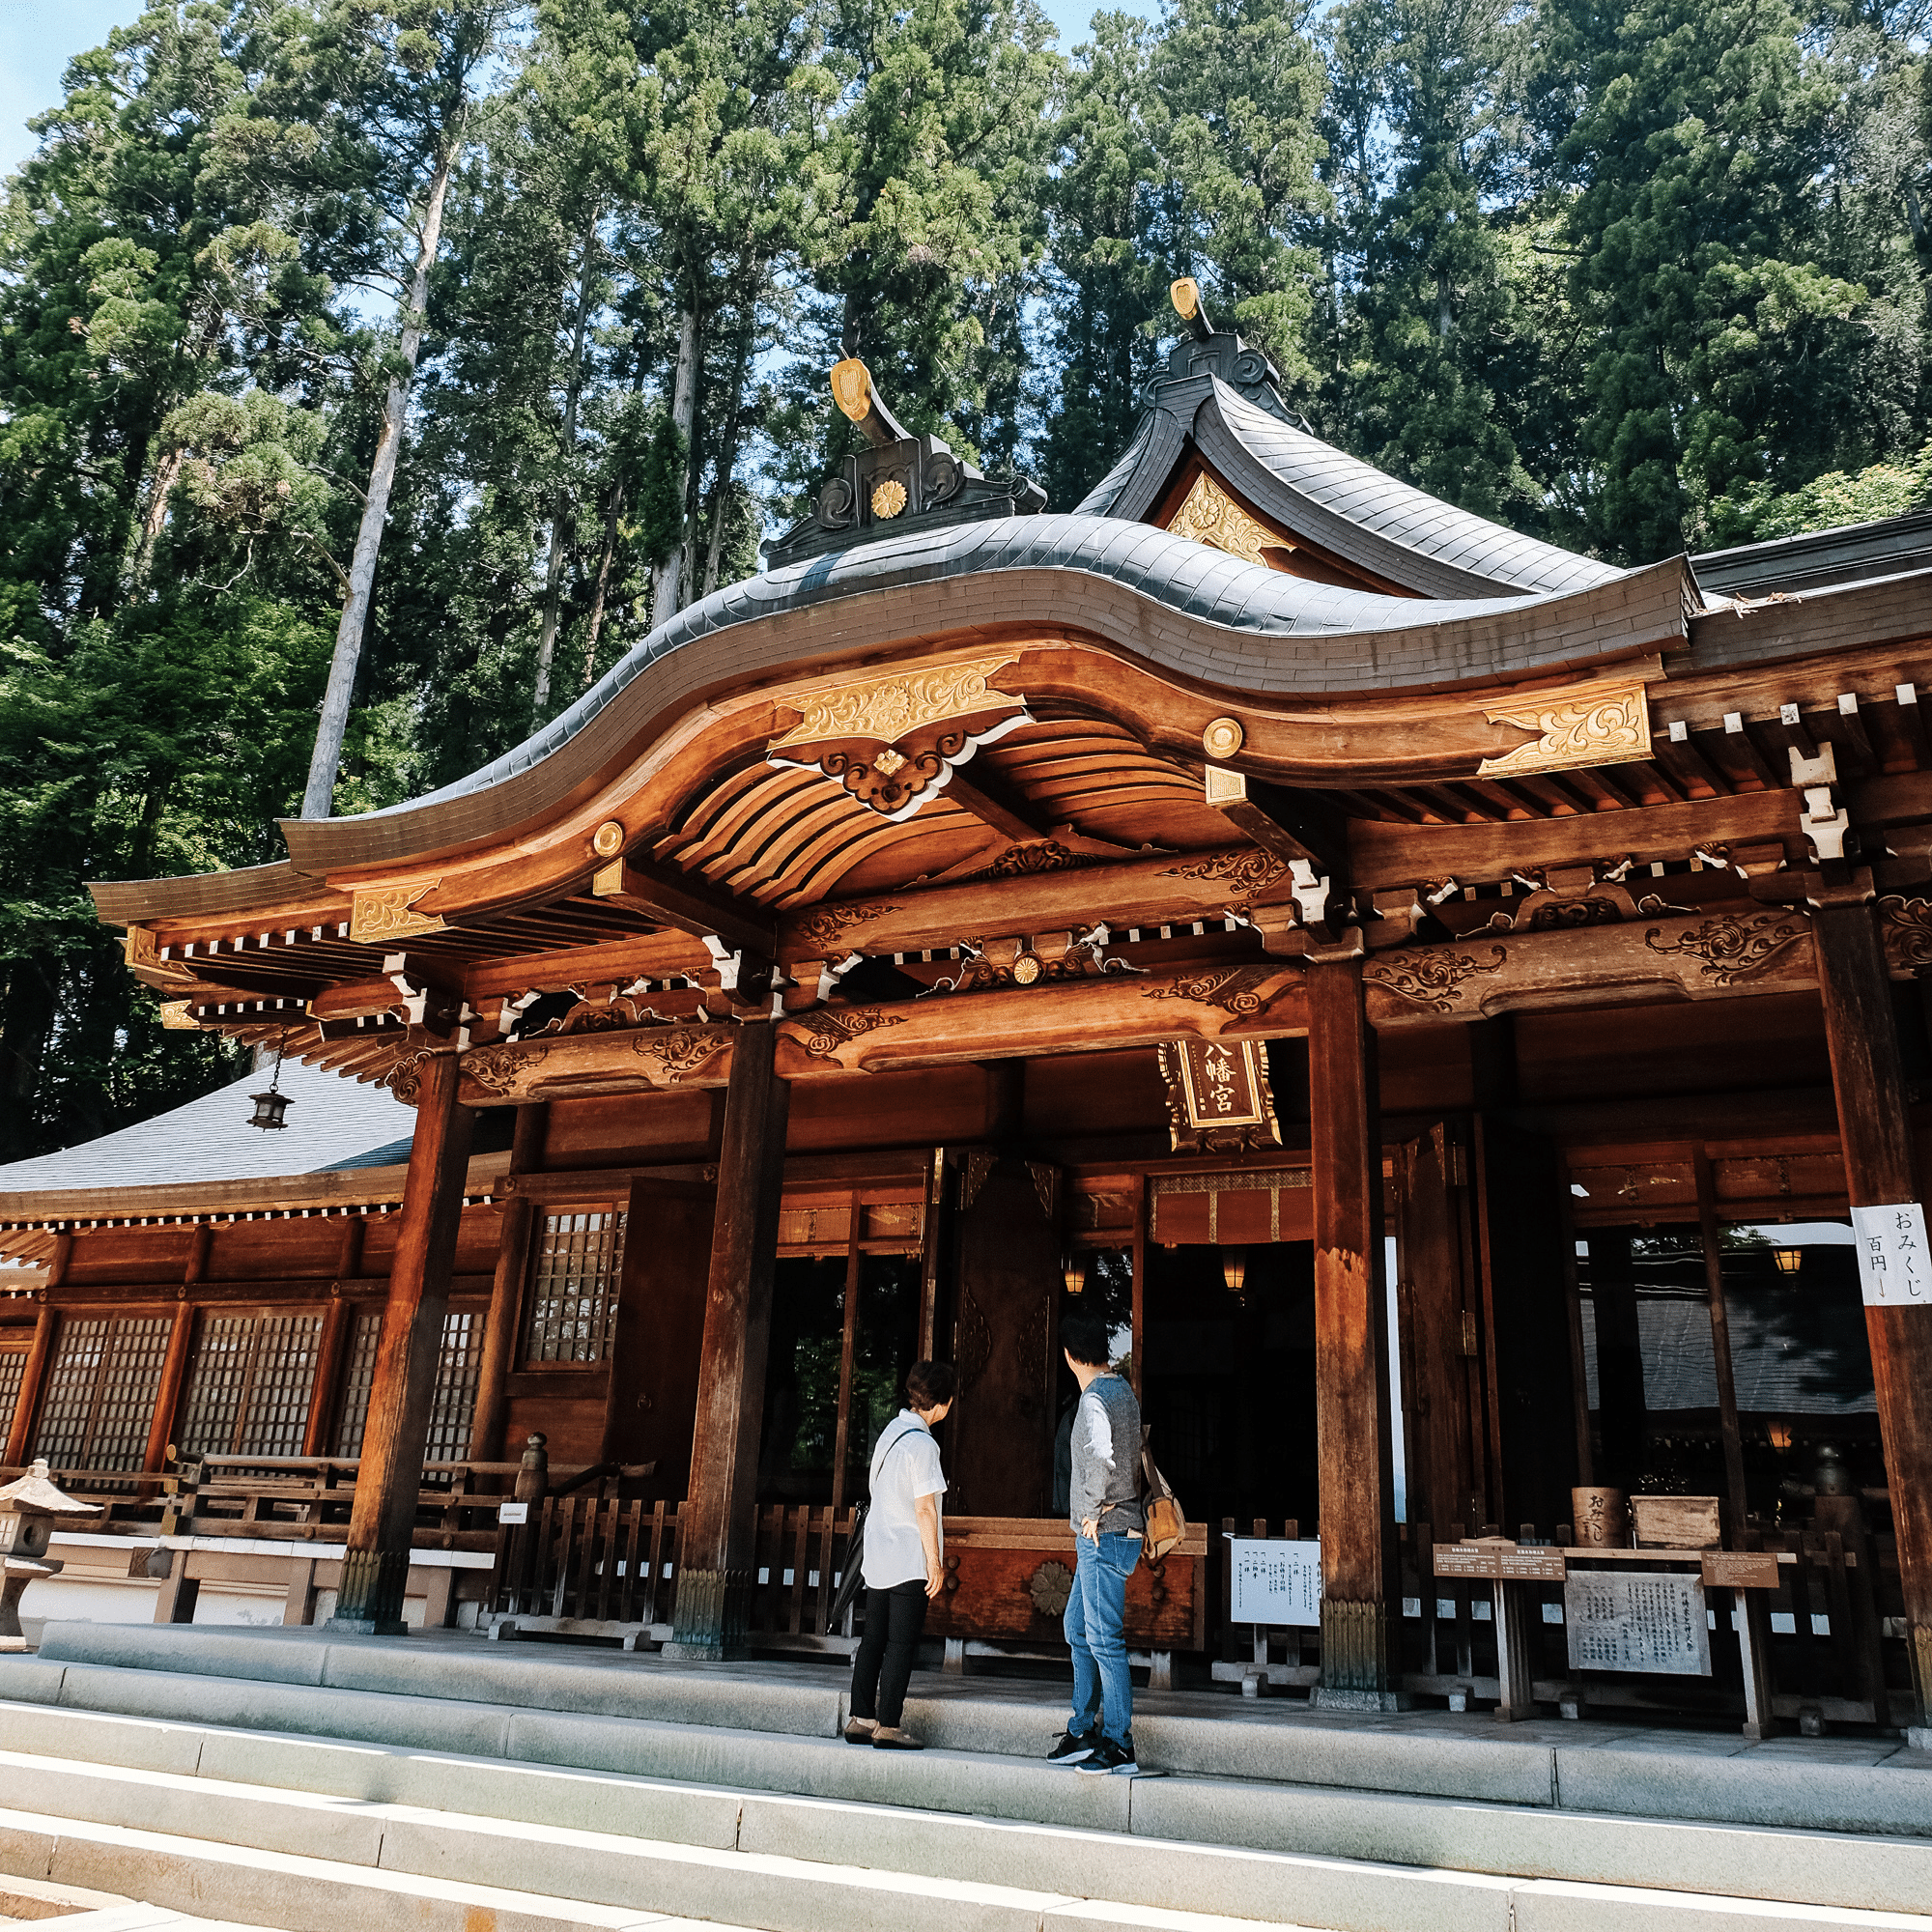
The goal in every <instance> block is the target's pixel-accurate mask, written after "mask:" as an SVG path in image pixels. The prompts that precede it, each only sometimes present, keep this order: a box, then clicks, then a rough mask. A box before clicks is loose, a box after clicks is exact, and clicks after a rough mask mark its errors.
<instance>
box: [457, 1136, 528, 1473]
mask: <svg viewBox="0 0 1932 1932" xmlns="http://www.w3.org/2000/svg"><path fill="white" fill-rule="evenodd" d="M528 1111H529V1110H528V1109H527V1108H523V1107H520V1108H518V1110H517V1123H518V1125H519V1126H521V1125H522V1124H523V1116H524V1115H525V1114H526V1112H528ZM533 1219H534V1217H533V1214H532V1211H531V1208H530V1201H529V1197H528V1196H527V1195H525V1194H512V1195H510V1196H509V1197H508V1198H507V1199H506V1200H505V1201H504V1203H503V1220H502V1226H501V1228H500V1230H499V1232H498V1234H497V1274H496V1279H495V1280H494V1281H493V1282H492V1283H491V1285H490V1313H489V1315H488V1316H487V1317H486V1318H485V1321H484V1323H483V1359H482V1361H480V1362H479V1363H478V1364H477V1365H476V1413H475V1417H474V1419H473V1420H472V1421H471V1423H470V1425H469V1460H470V1461H471V1462H472V1463H499V1462H501V1461H502V1459H503V1424H504V1422H505V1420H506V1419H507V1418H508V1415H509V1412H510V1398H509V1386H510V1368H511V1365H512V1364H513V1363H514V1362H515V1360H516V1357H517V1310H518V1309H519V1308H520V1307H521V1306H522V1305H523V1298H524V1277H525V1276H526V1274H527V1273H528V1271H529V1260H530V1228H531V1225H532V1222H533Z"/></svg>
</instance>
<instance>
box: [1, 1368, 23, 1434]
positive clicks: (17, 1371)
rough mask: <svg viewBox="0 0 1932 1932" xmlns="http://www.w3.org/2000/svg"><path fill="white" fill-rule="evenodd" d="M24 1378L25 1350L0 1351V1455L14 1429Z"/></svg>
mask: <svg viewBox="0 0 1932 1932" xmlns="http://www.w3.org/2000/svg"><path fill="white" fill-rule="evenodd" d="M26 1378H27V1351H26V1350H24V1349H0V1454H4V1452H5V1449H6V1443H7V1436H8V1433H9V1432H10V1431H11V1430H12V1429H13V1427H14V1409H15V1408H16V1407H17V1406H19V1401H20V1385H21V1383H22V1382H24V1381H25V1380H26Z"/></svg>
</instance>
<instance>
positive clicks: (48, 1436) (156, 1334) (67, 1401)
mask: <svg viewBox="0 0 1932 1932" xmlns="http://www.w3.org/2000/svg"><path fill="white" fill-rule="evenodd" d="M174 1327H175V1322H174V1317H173V1316H171V1315H156V1316H131V1315H130V1316H122V1317H120V1318H118V1319H116V1318H110V1317H107V1316H92V1317H87V1318H85V1319H81V1320H72V1319H70V1320H68V1321H63V1322H62V1323H61V1327H60V1337H59V1340H58V1342H57V1343H56V1345H55V1348H54V1360H53V1368H52V1370H51V1372H50V1373H49V1375H48V1377H47V1394H46V1400H45V1401H44V1402H43V1404H42V1405H41V1419H40V1426H39V1428H38V1429H37V1430H36V1431H35V1433H34V1448H33V1453H34V1454H35V1455H36V1456H44V1457H45V1458H46V1459H47V1461H48V1462H49V1463H52V1464H53V1466H54V1467H55V1468H57V1469H62V1468H66V1469H138V1468H139V1467H140V1466H141V1459H142V1457H143V1456H144V1455H145V1454H146V1453H147V1447H148V1432H149V1430H150V1429H151V1428H152V1427H153V1426H154V1420H155V1398H156V1396H157V1395H158V1394H159V1393H160V1387H161V1366H162V1364H163V1363H164V1362H165V1361H166V1359H167V1353H168V1338H169V1337H170V1336H171V1335H172V1334H173V1333H174Z"/></svg>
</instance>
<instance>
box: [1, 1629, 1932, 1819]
mask: <svg viewBox="0 0 1932 1932" xmlns="http://www.w3.org/2000/svg"><path fill="white" fill-rule="evenodd" d="M149 1674H164V1675H171V1676H175V1677H179V1676H181V1675H187V1676H190V1677H194V1678H200V1679H204V1680H207V1681H208V1683H209V1685H210V1687H211V1688H210V1689H209V1690H208V1692H207V1693H206V1694H207V1697H208V1698H209V1699H212V1700H213V1701H212V1702H211V1703H209V1704H208V1705H207V1707H206V1711H205V1714H206V1715H207V1716H209V1717H210V1718H212V1719H213V1720H214V1721H216V1722H219V1723H225V1724H236V1725H242V1726H248V1727H253V1728H260V1729H290V1730H298V1731H322V1732H325V1733H330V1734H336V1733H337V1732H338V1725H345V1726H350V1728H344V1729H341V1730H340V1732H339V1734H340V1735H344V1736H356V1737H365V1738H369V1739H373V1740H376V1741H380V1742H393V1743H412V1742H413V1743H420V1744H423V1745H426V1746H428V1747H431V1748H434V1749H441V1750H454V1751H459V1752H471V1753H477V1754H481V1755H486V1756H517V1757H526V1758H535V1759H537V1760H538V1761H540V1762H546V1763H558V1764H577V1765H581V1766H583V1767H585V1768H589V1769H611V1770H625V1771H648V1772H654V1773H658V1774H661V1775H664V1776H672V1777H681V1778H691V1779H696V1780H701V1781H715V1782H720V1783H725V1784H730V1785H742V1786H746V1787H748V1788H753V1789H766V1790H796V1789H811V1788H812V1787H811V1786H810V1785H803V1786H802V1785H799V1784H798V1783H797V1782H796V1781H795V1779H796V1776H797V1775H798V1774H797V1773H796V1771H795V1770H794V1765H795V1763H796V1762H797V1759H796V1756H795V1751H794V1746H795V1745H796V1744H798V1743H803V1742H805V1741H808V1740H824V1739H829V1738H832V1737H834V1736H836V1735H837V1733H838V1728H839V1726H840V1724H841V1723H842V1722H843V1719H844V1716H845V1709H846V1705H845V1697H844V1690H845V1681H846V1680H845V1676H844V1673H843V1671H842V1670H838V1669H833V1668H830V1667H827V1666H824V1665H809V1664H792V1665H775V1664H770V1663H759V1664H744V1665H733V1664H706V1665H699V1666H690V1665H686V1666H679V1665H676V1664H668V1663H665V1662H662V1661H660V1660H657V1659H654V1658H643V1657H637V1656H623V1655H620V1654H618V1653H615V1652H610V1651H588V1650H579V1649H572V1648H566V1647H563V1646H551V1645H542V1646H539V1645H535V1644H531V1645H518V1644H509V1645H500V1644H494V1643H487V1642H483V1641H481V1640H477V1639H453V1638H439V1637H428V1638H425V1637H422V1636H416V1637H412V1638H407V1639H396V1640H392V1641H385V1640H381V1639H369V1638H357V1639H354V1640H348V1641H340V1640H331V1639H329V1638H328V1637H327V1635H326V1634H325V1633H323V1632H319V1631H315V1630H263V1631H242V1630H233V1629H206V1628H196V1627H194V1626H191V1625H187V1626H168V1625H158V1626H156V1625H96V1624H71V1623H70V1624H58V1623H57V1624H49V1625H48V1626H47V1628H46V1631H45V1634H44V1635H43V1641H42V1647H41V1652H40V1655H39V1657H38V1658H24V1657H23V1658H5V1659H0V1698H6V1699H13V1700H17V1701H38V1702H43V1703H48V1704H62V1705H65V1706H68V1707H70V1708H91V1709H98V1710H115V1711H125V1712H128V1713H132V1714H138V1715H148V1716H154V1717H168V1716H185V1715H192V1710H191V1706H189V1705H186V1704H185V1703H184V1701H183V1693H182V1690H181V1689H180V1688H179V1686H178V1685H173V1684H171V1685H168V1686H158V1685H156V1686H144V1685H143V1684H142V1683H141V1682H140V1681H139V1680H140V1678H141V1677H143V1676H144V1675H149ZM214 1687H219V1688H218V1689H217V1688H214ZM317 1691H336V1692H351V1693H354V1692H360V1693H364V1697H365V1699H373V1700H375V1701H376V1702H378V1703H380V1704H382V1705H384V1706H385V1707H386V1708H385V1709H384V1710H383V1711H380V1712H374V1713H370V1712H368V1711H367V1709H366V1705H365V1704H358V1703H355V1702H351V1703H348V1704H344V1703H341V1702H339V1701H337V1700H333V1699H331V1700H327V1716H326V1717H323V1718H320V1719H319V1718H318V1717H317V1716H316V1715H315V1714H316V1712H317V1711H318V1710H319V1709H321V1708H323V1705H324V1700H321V1699H318V1698H317V1697H316V1695H315V1692H317ZM1064 1694H1065V1693H1064V1691H1059V1690H1056V1689H1055V1688H1054V1687H1050V1686H1046V1685H1029V1684H1019V1683H1013V1684H1007V1683H1002V1684H998V1685H995V1684H992V1683H989V1682H986V1681H985V1680H966V1681H965V1682H963V1683H962V1682H959V1681H957V1680H950V1681H949V1680H944V1679H939V1678H936V1677H934V1676H933V1675H931V1674H930V1673H923V1674H921V1675H918V1676H916V1677H915V1678H914V1689H913V1694H912V1696H911V1697H910V1699H909V1700H908V1703H907V1707H906V1708H907V1722H908V1723H909V1724H910V1725H911V1726H912V1728H913V1729H914V1730H916V1731H917V1732H918V1733H919V1734H920V1735H921V1736H922V1737H923V1738H925V1739H926V1740H927V1741H928V1742H929V1743H931V1744H933V1745H936V1746H938V1747H943V1748H946V1749H950V1750H956V1751H963V1752H972V1753H974V1754H976V1755H978V1756H980V1757H990V1758H1004V1759H1008V1760H1024V1761H1025V1762H1026V1765H1027V1767H1028V1768H1029V1769H1037V1766H1038V1762H1039V1760H1040V1759H1041V1758H1042V1757H1043V1756H1044V1755H1045V1753H1046V1751H1047V1750H1048V1748H1050V1747H1051V1745H1052V1742H1053V1739H1054V1736H1055V1734H1056V1732H1057V1731H1058V1730H1059V1729H1060V1727H1061V1726H1062V1725H1063V1724H1064V1723H1065V1701H1064ZM217 1705H218V1707H219V1708H216V1706H217ZM431 1707H435V1708H434V1709H432V1708H431ZM625 1719H629V1720H633V1721H639V1720H640V1721H643V1722H645V1723H648V1724H652V1725H655V1726H658V1727H659V1728H658V1730H657V1731H656V1733H655V1736H656V1739H657V1743H656V1745H655V1746H654V1747H652V1748H653V1749H655V1751H656V1752H657V1753H658V1755H656V1756H654V1757H653V1758H652V1759H651V1760H650V1761H648V1762H640V1761H639V1756H638V1753H639V1749H640V1748H641V1746H640V1743H639V1734H637V1733H634V1732H632V1731H630V1730H629V1728H628V1726H626V1725H624V1724H623V1723H621V1722H619V1723H618V1728H617V1729H616V1730H615V1731H603V1730H600V1729H599V1727H598V1722H597V1721H590V1720H603V1721H607V1722H608V1721H612V1720H625ZM707 1733H711V1734H717V1735H714V1736H709V1737H707V1736H706V1734H707ZM748 1733H755V1734H758V1735H759V1737H760V1738H762V1739H763V1741H764V1742H763V1745H762V1746H760V1747H755V1748H754V1747H750V1746H748V1744H747V1743H746V1741H745V1738H746V1734H748ZM1134 1734H1135V1741H1136V1744H1137V1746H1138V1747H1139V1749H1140V1752H1141V1756H1142V1761H1143V1762H1144V1763H1148V1764H1151V1765H1154V1766H1157V1767H1159V1768H1160V1769H1162V1770H1165V1771H1169V1772H1174V1773H1179V1774H1186V1775H1191V1776H1216V1777H1235V1778H1240V1779H1242V1780H1245V1781H1247V1782H1250V1783H1259V1784H1274V1785H1281V1784H1288V1785H1316V1786H1322V1787H1326V1788H1329V1789H1333V1790H1352V1791H1360V1792H1382V1793H1388V1794H1405V1795H1408V1796H1413V1797H1423V1798H1438V1799H1465V1800H1473V1801H1476V1802H1478V1803H1483V1804H1508V1805H1518V1806H1524V1807H1532V1808H1560V1809H1563V1810H1569V1811H1588V1812H1604V1813H1610V1814H1615V1815H1620V1816H1638V1817H1651V1818H1656V1819H1660V1820H1670V1821H1678V1820H1685V1819H1696V1820H1704V1821H1708V1822H1711V1823H1723V1824H1740V1825H1763V1826H1778V1827H1788V1828H1792V1829H1797V1830H1806V1831H1810V1830H1818V1831H1836V1832H1852V1833H1899V1834H1904V1835H1912V1836H1921V1837H1926V1838H1932V1752H1923V1751H1911V1750H1905V1749H1902V1748H1900V1747H1899V1746H1898V1745H1897V1743H1896V1741H1892V1742H1890V1743H1879V1742H1873V1743H1869V1744H1866V1743H1861V1742H1858V1741H1852V1740H1844V1741H1840V1740H1830V1741H1826V1740H1787V1741H1779V1742H1777V1743H1774V1744H1767V1745H1761V1746H1755V1747H1747V1746H1746V1745H1745V1744H1744V1743H1743V1741H1742V1740H1741V1739H1739V1738H1737V1737H1736V1736H1735V1735H1721V1734H1712V1733H1702V1734H1700V1733H1694V1732H1685V1733H1677V1734H1671V1735H1670V1736H1669V1737H1668V1738H1667V1739H1666V1738H1665V1737H1664V1736H1663V1735H1662V1734H1660V1733H1657V1732H1643V1731H1640V1730H1635V1729H1619V1728H1615V1727H1611V1726H1607V1725H1605V1726H1578V1725H1575V1724H1565V1723H1562V1722H1560V1721H1558V1720H1554V1719H1551V1720H1548V1721H1544V1722H1537V1723H1526V1724H1518V1725H1509V1726H1504V1725H1499V1724H1496V1723H1494V1722H1492V1721H1491V1720H1490V1719H1466V1718H1453V1717H1451V1716H1450V1715H1449V1714H1446V1713H1414V1714H1411V1715H1406V1716H1401V1717H1391V1718H1383V1719H1359V1718H1349V1717H1344V1716H1330V1715H1327V1714H1324V1713H1321V1712H1313V1711H1310V1710H1309V1709H1308V1708H1307V1706H1306V1705H1303V1704H1299V1703H1288V1702H1281V1703H1264V1704H1260V1705H1257V1704H1252V1703H1245V1704H1243V1703H1236V1700H1234V1699H1232V1698H1226V1697H1211V1696H1208V1695H1206V1694H1201V1693H1192V1694H1189V1693H1180V1694H1170V1695H1165V1696H1150V1695H1147V1694H1145V1693H1143V1695H1142V1696H1141V1697H1140V1698H1139V1699H1138V1700H1137V1707H1136V1714H1135V1720H1134ZM855 1755H857V1753H855ZM1018 1769H1019V1767H1017V1766H1009V1774H1010V1773H1011V1772H1013V1771H1016V1770H1018ZM1084 1781H1085V1780H1083V1782H1084ZM1014 1790H1016V1791H1017V1792H1018V1793H1020V1794H1021V1795H1020V1796H1019V1797H1017V1798H1009V1795H1008V1787H1007V1786H1006V1785H1005V1784H1004V1783H1003V1782H1002V1780H1001V1778H999V1777H996V1776H992V1775H991V1773H990V1771H989V1773H988V1775H987V1776H984V1777H980V1778H978V1779H974V1780H970V1781H969V1784H968V1786H967V1787H966V1788H964V1789H962V1791H961V1794H960V1797H959V1801H958V1802H957V1803H954V1804H947V1803H946V1801H945V1799H944V1798H943V1797H942V1796H935V1795H932V1794H930V1793H929V1792H923V1793H922V1795H921V1796H919V1797H917V1798H916V1799H914V1800H913V1801H912V1802H915V1803H918V1804H934V1805H938V1806H940V1807H941V1808H947V1809H959V1810H990V1811H993V1812H994V1813H996V1814H998V1815H1006V1816H1032V1815H1034V1807H1035V1806H1036V1805H1037V1804H1038V1803H1040V1802H1042V1801H1040V1800H1039V1799H1037V1797H1036V1796H1035V1793H1036V1791H1037V1785H1036V1784H1035V1783H1033V1782H1032V1781H1031V1779H1025V1780H1023V1781H1022V1782H1021V1784H1020V1785H1018V1786H1016V1787H1014ZM842 1795H852V1796H868V1795H870V1793H869V1792H867V1791H865V1790H852V1791H850V1792H849V1793H844V1794H842ZM1046 1815H1048V1816H1049V1817H1050V1818H1051V1819H1052V1820H1053V1821H1054V1822H1068V1823H1078V1822H1083V1818H1084V1814H1082V1816H1080V1817H1072V1818H1064V1819H1063V1817H1062V1815H1061V1814H1060V1813H1057V1812H1056V1813H1049V1814H1046Z"/></svg>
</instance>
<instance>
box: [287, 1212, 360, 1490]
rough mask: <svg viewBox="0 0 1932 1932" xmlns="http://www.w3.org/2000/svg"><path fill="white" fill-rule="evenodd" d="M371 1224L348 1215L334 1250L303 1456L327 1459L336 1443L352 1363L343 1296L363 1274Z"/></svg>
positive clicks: (351, 1307)
mask: <svg viewBox="0 0 1932 1932" xmlns="http://www.w3.org/2000/svg"><path fill="white" fill-rule="evenodd" d="M368 1225H369V1223H368V1220H367V1218H366V1217H365V1216H363V1215H361V1214H346V1215H344V1216H343V1220H342V1234H341V1237H340V1239H339V1241H338V1242H337V1244H336V1250H335V1280H334V1282H333V1284H332V1285H331V1286H330V1288H329V1291H328V1308H327V1312H326V1313H325V1314H324V1316H323V1318H322V1340H321V1342H320V1343H319V1344H318V1345H317V1348H316V1356H315V1381H314V1382H313V1384H312V1385H311V1386H310V1389H309V1396H308V1421H307V1423H306V1424H305V1425H304V1426H303V1429H302V1454H303V1455H304V1456H327V1454H328V1453H329V1444H330V1443H331V1442H333V1441H334V1440H335V1411H336V1406H337V1405H338V1404H339V1403H340V1402H341V1400H342V1372H343V1369H344V1368H345V1367H346V1366H347V1364H348V1360H349V1336H350V1332H351V1328H352V1325H353V1324H354V1322H355V1303H354V1302H352V1301H351V1300H350V1299H349V1297H348V1296H347V1295H346V1294H344V1293H343V1292H342V1291H343V1287H344V1285H345V1284H346V1283H348V1282H352V1281H355V1279H356V1278H357V1277H358V1276H359V1275H360V1274H361V1272H362V1239H363V1235H364V1232H365V1230H366V1229H367V1228H368Z"/></svg>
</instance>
